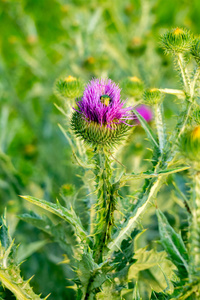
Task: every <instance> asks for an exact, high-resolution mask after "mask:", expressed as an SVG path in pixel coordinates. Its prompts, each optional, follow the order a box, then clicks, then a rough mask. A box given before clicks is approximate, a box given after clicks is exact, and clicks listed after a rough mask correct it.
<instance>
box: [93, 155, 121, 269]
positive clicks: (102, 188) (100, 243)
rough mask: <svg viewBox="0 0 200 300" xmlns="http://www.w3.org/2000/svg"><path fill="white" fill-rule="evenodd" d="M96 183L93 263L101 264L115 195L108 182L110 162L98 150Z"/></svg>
mask: <svg viewBox="0 0 200 300" xmlns="http://www.w3.org/2000/svg"><path fill="white" fill-rule="evenodd" d="M95 163H96V182H97V192H98V200H97V204H96V216H97V217H96V223H95V228H94V234H95V246H94V249H95V250H94V259H95V262H97V263H101V262H102V256H103V252H104V250H105V249H106V247H107V244H108V242H109V241H110V237H111V230H112V227H113V226H114V210H115V193H116V190H115V188H114V187H113V185H112V184H111V182H110V179H111V175H112V170H111V167H110V161H109V158H108V156H107V154H106V153H105V151H104V150H99V151H98V153H96V155H95Z"/></svg>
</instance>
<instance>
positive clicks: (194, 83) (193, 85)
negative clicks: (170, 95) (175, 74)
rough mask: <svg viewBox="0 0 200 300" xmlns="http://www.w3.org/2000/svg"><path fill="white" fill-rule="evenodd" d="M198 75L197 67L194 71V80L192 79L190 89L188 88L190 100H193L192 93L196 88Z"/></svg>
mask: <svg viewBox="0 0 200 300" xmlns="http://www.w3.org/2000/svg"><path fill="white" fill-rule="evenodd" d="M199 73H200V67H198V68H197V69H196V73H195V74H194V78H193V81H192V83H191V88H190V96H191V99H193V97H194V92H195V86H196V82H197V80H198V77H199Z"/></svg>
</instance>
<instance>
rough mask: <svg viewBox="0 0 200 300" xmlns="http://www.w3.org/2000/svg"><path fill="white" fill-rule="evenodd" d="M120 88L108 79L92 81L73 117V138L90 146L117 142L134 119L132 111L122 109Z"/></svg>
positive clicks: (122, 102)
mask: <svg viewBox="0 0 200 300" xmlns="http://www.w3.org/2000/svg"><path fill="white" fill-rule="evenodd" d="M124 104H125V103H124V101H122V100H121V98H120V88H119V87H118V86H117V85H116V84H115V83H114V82H113V81H112V80H110V79H93V80H91V81H90V83H89V84H88V85H87V86H86V88H85V90H84V93H83V97H82V98H81V99H80V100H79V101H78V102H77V106H78V108H77V109H75V112H74V113H73V116H72V122H71V123H72V128H73V129H74V131H75V133H76V135H78V136H80V137H82V138H83V139H84V140H85V141H86V142H87V143H89V144H101V145H109V146H111V144H113V143H115V142H117V141H119V140H120V139H121V138H122V137H123V136H125V133H126V132H127V131H128V129H129V128H130V124H128V122H129V120H132V119H134V116H133V113H132V112H131V110H132V108H131V107H128V108H125V107H124Z"/></svg>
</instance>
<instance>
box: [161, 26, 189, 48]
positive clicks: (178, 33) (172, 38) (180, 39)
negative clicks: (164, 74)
mask: <svg viewBox="0 0 200 300" xmlns="http://www.w3.org/2000/svg"><path fill="white" fill-rule="evenodd" d="M161 42H162V46H163V48H164V49H165V52H166V53H184V52H187V51H190V50H191V48H192V46H193V43H194V39H193V36H192V35H191V33H190V32H189V31H188V30H186V29H180V28H176V29H173V30H171V31H168V32H166V33H165V34H164V35H163V36H162V37H161Z"/></svg>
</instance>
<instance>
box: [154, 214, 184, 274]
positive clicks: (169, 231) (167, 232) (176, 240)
mask: <svg viewBox="0 0 200 300" xmlns="http://www.w3.org/2000/svg"><path fill="white" fill-rule="evenodd" d="M156 214H157V217H158V224H159V232H160V237H161V242H162V245H163V247H164V248H165V250H166V252H167V254H168V255H169V259H170V260H171V261H172V262H173V263H174V264H175V265H176V267H177V269H178V275H179V277H180V278H182V279H185V278H187V276H188V271H189V266H188V253H187V250H186V247H185V245H184V243H183V240H182V238H181V236H180V235H179V234H177V233H176V232H175V231H174V229H173V228H172V227H171V226H170V224H169V223H168V221H167V218H166V217H165V215H164V214H163V213H162V212H161V211H160V210H157V211H156Z"/></svg>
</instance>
